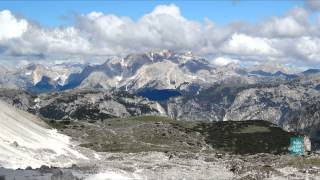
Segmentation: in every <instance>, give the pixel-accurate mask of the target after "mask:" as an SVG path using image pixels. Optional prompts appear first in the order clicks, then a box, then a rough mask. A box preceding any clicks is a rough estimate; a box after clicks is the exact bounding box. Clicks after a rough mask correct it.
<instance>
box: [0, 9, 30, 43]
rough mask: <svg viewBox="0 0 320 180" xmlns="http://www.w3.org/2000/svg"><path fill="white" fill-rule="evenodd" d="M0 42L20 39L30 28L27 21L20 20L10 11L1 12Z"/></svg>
mask: <svg viewBox="0 0 320 180" xmlns="http://www.w3.org/2000/svg"><path fill="white" fill-rule="evenodd" d="M0 23H1V27H0V40H7V39H10V38H17V37H20V36H21V35H22V34H23V33H24V32H25V31H26V30H27V28H28V22H27V21H26V20H23V19H21V20H18V19H17V18H15V17H14V16H13V15H12V14H11V12H10V11H8V10H4V11H0Z"/></svg>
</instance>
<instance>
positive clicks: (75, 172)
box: [0, 152, 320, 180]
mask: <svg viewBox="0 0 320 180" xmlns="http://www.w3.org/2000/svg"><path fill="white" fill-rule="evenodd" d="M99 156H100V157H101V159H100V160H97V161H92V162H91V163H90V164H83V165H79V166H73V167H70V168H64V169H60V168H54V167H51V168H49V167H46V168H44V167H43V168H39V169H29V170H8V169H3V168H0V177H1V176H2V177H3V178H5V179H6V180H13V179H15V180H31V179H32V180H60V179H63V180H78V179H86V180H92V179H94V180H100V179H136V180H139V179H161V180H167V179H181V180H182V179H187V180H189V179H190V180H192V179H208V180H209V179H218V180H229V179H230V180H231V179H233V180H235V179H246V180H247V179H307V178H309V179H319V178H318V175H319V173H320V159H319V155H318V154H312V155H310V156H307V157H294V156H290V155H272V154H255V155H242V156H240V155H232V154H228V153H224V154H220V153H219V154H216V153H214V154H204V153H181V152H180V153H179V152H176V153H163V152H141V153H129V154H128V153H99Z"/></svg>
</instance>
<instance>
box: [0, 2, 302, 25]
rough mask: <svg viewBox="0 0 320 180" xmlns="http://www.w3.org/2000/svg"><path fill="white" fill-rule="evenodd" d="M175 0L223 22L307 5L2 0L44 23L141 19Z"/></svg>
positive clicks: (187, 12)
mask: <svg viewBox="0 0 320 180" xmlns="http://www.w3.org/2000/svg"><path fill="white" fill-rule="evenodd" d="M171 3H173V4H175V5H177V6H178V7H180V9H181V12H182V14H183V16H184V17H186V18H188V19H190V20H197V21H203V19H204V18H205V17H208V18H209V19H211V20H213V21H214V22H215V23H217V24H219V25H225V24H228V23H230V22H234V21H247V22H257V21H259V20H262V19H265V18H267V17H270V16H281V15H283V14H284V13H285V12H287V11H288V10H289V9H291V8H293V7H297V6H300V7H303V1H302V0H259V1H258V0H211V1H210V0H206V1H195V0H178V1H162V0H150V1H148V0H142V1H133V0H126V1H121V0H99V1H90V0H80V1H76V0H69V1H61V0H60V1H39V0H36V1H31V0H27V1H18V0H14V1H12V0H11V1H5V0H1V1H0V9H1V10H3V9H8V10H10V11H11V12H13V13H14V14H16V15H21V16H23V17H25V18H27V19H28V20H32V21H36V22H39V23H40V24H42V25H44V26H60V25H70V24H72V23H73V20H72V17H73V15H74V14H86V13H89V12H92V11H99V12H103V13H104V14H116V15H118V16H129V17H131V18H133V19H138V18H139V17H141V16H143V15H144V14H146V13H148V12H151V11H152V10H153V8H154V7H155V6H157V5H159V4H171Z"/></svg>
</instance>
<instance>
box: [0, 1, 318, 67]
mask: <svg viewBox="0 0 320 180" xmlns="http://www.w3.org/2000/svg"><path fill="white" fill-rule="evenodd" d="M306 3H307V2H306ZM309 17H310V12H308V11H306V10H305V9H303V8H293V9H292V10H290V11H289V12H288V13H286V14H284V15H283V16H279V17H270V18H267V19H264V20H262V21H260V22H257V23H245V22H240V23H239V22H238V23H234V22H230V24H228V25H226V26H218V25H216V24H215V23H214V22H213V21H211V20H210V19H208V18H205V19H204V22H203V23H202V22H198V21H193V20H189V19H187V18H185V17H184V16H183V15H182V13H181V11H180V9H179V7H177V6H176V5H173V4H171V5H160V6H156V7H155V8H154V10H153V11H151V12H150V13H147V14H145V15H143V16H142V17H141V18H139V19H138V20H133V19H131V18H130V17H121V16H117V15H114V14H104V13H102V12H91V13H88V14H80V15H78V16H77V18H76V20H75V24H74V25H72V26H70V27H63V28H62V27H59V28H58V27H56V28H46V27H41V26H38V25H35V24H32V23H31V22H28V21H27V20H25V19H21V18H16V17H15V16H14V15H12V13H11V12H10V11H6V10H4V11H0V24H1V29H0V58H1V59H3V57H4V56H5V57H11V58H12V59H20V58H21V59H30V58H39V59H53V60H56V59H67V58H71V57H72V58H73V59H81V60H82V59H91V57H92V56H101V57H103V56H106V55H125V54H128V53H133V52H141V51H148V50H151V49H152V50H153V49H172V50H176V51H193V52H194V53H196V54H199V55H204V56H206V55H208V56H211V57H212V55H213V56H214V57H219V58H217V59H215V60H214V63H216V64H221V65H223V64H228V63H230V62H243V61H257V62H263V61H268V60H272V61H274V62H285V63H293V64H294V63H297V62H299V63H305V64H309V65H312V64H316V63H318V62H319V59H320V56H319V53H318V52H320V48H319V47H318V46H319V45H318V44H320V42H319V39H320V30H319V27H320V25H318V24H312V23H311V22H310V21H309ZM319 24H320V23H319ZM26 57H30V58H26ZM228 57H233V58H234V59H232V58H228Z"/></svg>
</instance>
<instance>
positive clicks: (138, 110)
mask: <svg viewBox="0 0 320 180" xmlns="http://www.w3.org/2000/svg"><path fill="white" fill-rule="evenodd" d="M36 107H38V108H37V110H36V111H37V112H38V113H39V115H40V116H42V117H44V118H47V119H54V120H89V121H92V120H93V121H95V120H104V119H107V118H113V117H128V116H138V115H144V114H158V115H165V114H164V110H163V109H162V107H161V106H160V105H159V104H158V103H157V102H152V101H148V100H146V99H145V98H142V97H138V96H134V95H132V94H129V93H127V92H119V91H111V92H102V91H91V90H76V91H67V92H63V93H53V94H43V95H40V96H39V97H38V103H37V104H36Z"/></svg>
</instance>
